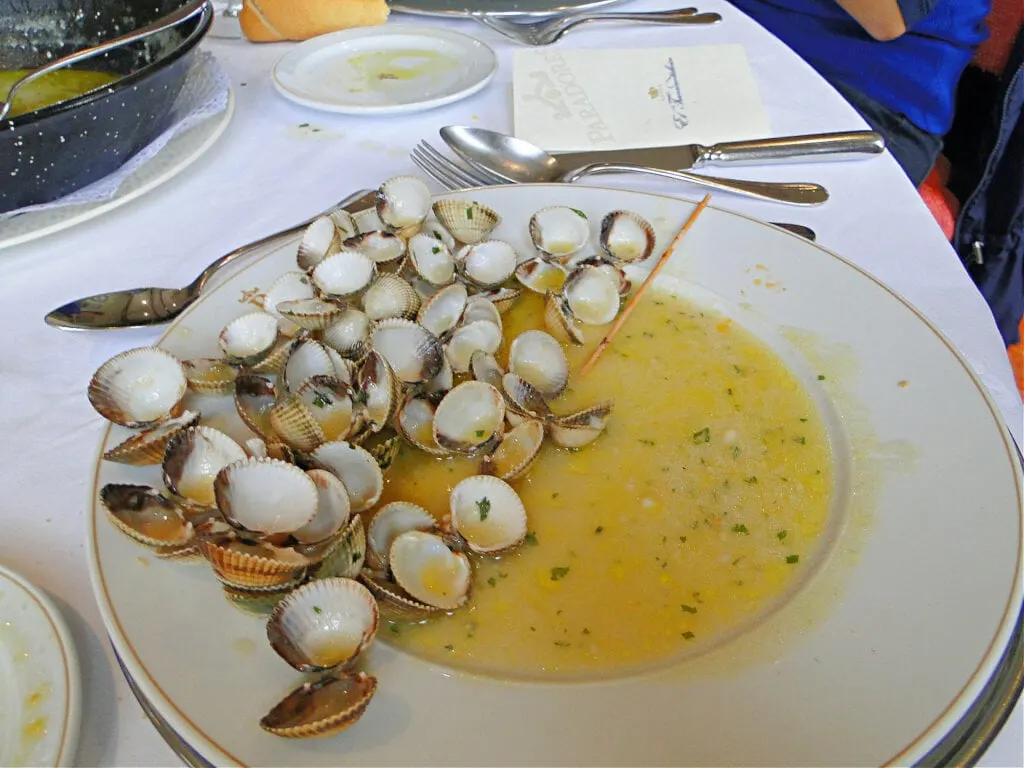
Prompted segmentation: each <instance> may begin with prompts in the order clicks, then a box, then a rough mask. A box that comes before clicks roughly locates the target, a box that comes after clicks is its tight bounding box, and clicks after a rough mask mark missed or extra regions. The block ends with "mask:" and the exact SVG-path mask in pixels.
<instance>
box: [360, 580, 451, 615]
mask: <svg viewBox="0 0 1024 768" xmlns="http://www.w3.org/2000/svg"><path fill="white" fill-rule="evenodd" d="M359 581H360V582H361V583H362V584H364V585H365V586H366V588H367V589H368V590H370V592H371V593H372V594H373V596H374V597H375V598H376V599H377V607H378V608H379V610H380V614H381V616H382V617H384V618H385V619H387V620H388V621H418V620H420V619H422V618H424V617H426V616H429V615H430V614H432V613H434V614H436V613H440V612H441V611H442V610H443V609H442V608H437V607H436V606H433V605H427V604H426V603H423V602H420V601H419V600H417V599H416V598H414V597H413V596H412V595H410V594H409V593H408V592H406V591H405V590H404V589H402V588H401V587H400V586H399V585H398V584H396V583H395V582H394V581H391V580H388V579H386V578H385V577H384V576H383V575H381V574H379V573H374V572H372V571H371V570H370V569H369V568H364V569H363V570H362V573H360V574H359Z"/></svg>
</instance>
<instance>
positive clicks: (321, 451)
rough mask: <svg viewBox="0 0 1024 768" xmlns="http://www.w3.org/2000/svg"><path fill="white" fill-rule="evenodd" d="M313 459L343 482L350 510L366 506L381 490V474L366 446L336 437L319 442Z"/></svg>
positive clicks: (373, 500)
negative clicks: (336, 439)
mask: <svg viewBox="0 0 1024 768" xmlns="http://www.w3.org/2000/svg"><path fill="white" fill-rule="evenodd" d="M313 458H314V459H315V460H316V461H317V462H319V463H320V464H321V465H323V467H324V468H325V469H328V470H330V471H331V472H333V473H334V474H335V475H336V476H337V477H338V479H339V480H341V482H342V483H344V484H345V489H346V490H347V491H348V496H349V502H350V504H351V507H352V511H353V512H362V511H364V510H367V509H369V508H370V507H372V506H373V505H374V504H376V503H377V501H378V500H379V499H380V495H381V493H383V492H384V473H383V472H382V471H381V469H380V465H379V464H377V460H376V459H374V458H373V456H372V455H371V454H370V453H369V452H368V451H367V450H366V449H365V448H360V447H359V446H358V445H353V444H352V443H347V442H344V441H340V440H339V441H336V442H331V443H324V444H323V445H321V446H320V447H319V448H317V449H316V450H315V451H313Z"/></svg>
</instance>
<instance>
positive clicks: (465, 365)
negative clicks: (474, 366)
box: [444, 320, 501, 373]
mask: <svg viewBox="0 0 1024 768" xmlns="http://www.w3.org/2000/svg"><path fill="white" fill-rule="evenodd" d="M500 346H501V328H499V327H498V326H496V325H495V324H494V323H492V322H489V321H487V320H477V321H476V322H475V323H468V324H466V325H460V326H459V327H458V328H456V329H455V331H454V332H453V333H452V335H451V338H449V339H448V343H447V344H445V347H444V351H445V354H446V355H447V356H448V362H450V363H451V365H452V370H453V371H455V373H466V372H468V371H469V366H470V363H471V361H472V360H473V353H475V352H478V351H482V352H486V353H487V354H489V355H493V354H494V353H495V352H497V351H498V347H500Z"/></svg>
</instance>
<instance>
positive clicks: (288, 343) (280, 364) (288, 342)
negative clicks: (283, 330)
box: [249, 323, 304, 376]
mask: <svg viewBox="0 0 1024 768" xmlns="http://www.w3.org/2000/svg"><path fill="white" fill-rule="evenodd" d="M293 325H294V323H293ZM296 330H297V331H299V333H300V334H301V333H304V331H302V329H301V328H299V327H298V326H296ZM301 343H302V338H301V337H299V336H298V335H297V336H295V337H294V338H288V337H286V336H280V337H279V338H278V339H277V343H276V344H275V345H274V348H273V349H272V350H270V354H268V355H267V356H266V357H264V358H263V359H262V360H260V361H259V362H258V363H256V365H254V366H252V367H251V368H250V369H249V370H250V371H251V372H252V373H265V374H267V375H269V376H277V375H279V374H280V373H281V371H283V370H284V366H285V363H287V362H288V358H289V357H291V355H292V351H293V350H294V349H295V348H296V347H297V346H298V345H299V344H301Z"/></svg>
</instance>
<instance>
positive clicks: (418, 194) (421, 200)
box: [376, 176, 431, 232]
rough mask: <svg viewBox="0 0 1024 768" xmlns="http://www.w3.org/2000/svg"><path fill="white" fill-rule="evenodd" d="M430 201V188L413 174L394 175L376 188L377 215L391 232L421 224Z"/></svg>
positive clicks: (428, 208)
mask: <svg viewBox="0 0 1024 768" xmlns="http://www.w3.org/2000/svg"><path fill="white" fill-rule="evenodd" d="M430 203H431V199H430V189H428V188H427V185H426V184H424V183H423V182H422V181H421V180H420V179H417V178H416V177H415V176H395V177H393V178H390V179H388V180H387V181H385V182H384V183H383V184H381V185H380V188H379V189H378V190H377V200H376V209H377V216H379V217H380V220H381V221H382V222H383V223H384V225H385V226H386V227H387V228H388V229H390V230H391V231H393V232H397V231H399V230H402V229H407V228H408V227H413V226H416V225H418V224H422V223H423V220H424V219H426V218H427V215H428V214H429V213H430Z"/></svg>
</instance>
